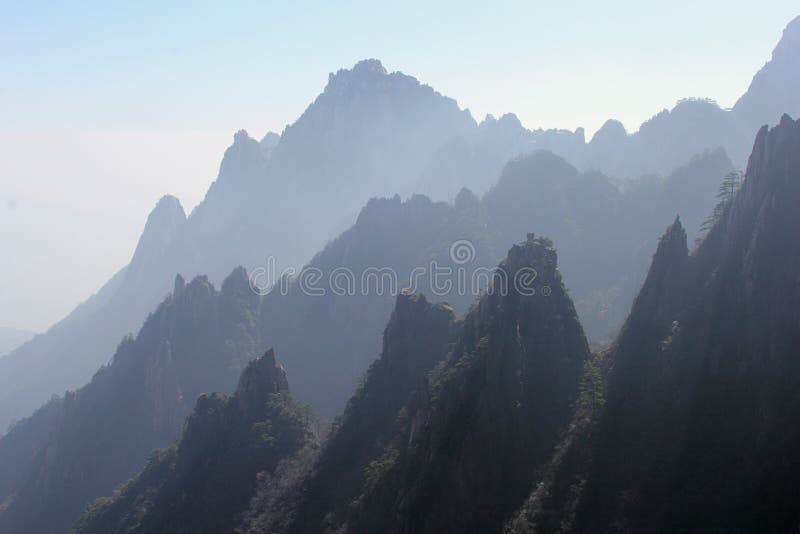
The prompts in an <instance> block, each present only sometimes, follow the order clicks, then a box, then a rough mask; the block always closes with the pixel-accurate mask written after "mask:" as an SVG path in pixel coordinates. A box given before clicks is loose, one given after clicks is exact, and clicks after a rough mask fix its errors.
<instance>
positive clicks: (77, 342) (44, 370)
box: [0, 21, 800, 432]
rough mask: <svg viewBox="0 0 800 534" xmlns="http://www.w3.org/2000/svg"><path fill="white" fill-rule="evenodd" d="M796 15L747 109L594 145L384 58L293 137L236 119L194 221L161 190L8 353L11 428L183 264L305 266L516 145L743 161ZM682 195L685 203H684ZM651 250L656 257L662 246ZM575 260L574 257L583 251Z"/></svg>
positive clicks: (585, 159) (627, 167) (6, 407)
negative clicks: (73, 296) (393, 201)
mask: <svg viewBox="0 0 800 534" xmlns="http://www.w3.org/2000/svg"><path fill="white" fill-rule="evenodd" d="M796 28H797V22H796V21H794V22H793V23H791V24H790V25H789V27H787V30H786V31H785V32H784V38H783V39H782V40H781V42H780V44H779V45H778V47H777V48H776V51H775V54H774V56H773V60H772V61H771V62H770V63H769V64H768V65H766V66H765V67H764V69H762V71H761V72H760V73H759V74H758V75H757V76H756V78H755V79H754V82H753V86H752V87H751V89H750V90H749V91H748V93H747V94H746V95H745V96H743V97H742V100H741V101H740V103H738V104H737V106H736V108H735V109H734V110H733V111H723V110H721V109H720V108H719V107H718V106H716V105H715V104H713V103H711V102H707V101H702V100H687V101H683V102H681V103H679V104H678V105H677V106H675V108H674V109H673V110H672V111H670V112H667V111H664V112H662V113H659V114H658V115H656V116H655V117H653V118H652V119H651V120H650V121H647V122H646V123H645V124H643V125H642V127H641V129H640V130H639V131H638V132H636V133H634V134H630V135H627V134H625V132H624V131H623V130H624V129H623V128H621V125H620V124H618V123H614V122H609V123H607V124H606V126H605V127H604V128H602V129H601V130H600V131H598V132H597V134H596V135H595V136H594V138H593V139H592V140H591V141H590V142H588V143H587V142H586V140H585V138H584V132H583V130H582V129H578V130H576V131H575V132H570V131H566V130H547V131H543V130H533V131H530V130H527V129H525V128H524V127H523V126H522V125H521V124H520V123H519V121H518V120H517V119H516V117H514V116H513V115H506V116H504V117H501V118H500V119H497V120H495V119H492V118H490V117H487V119H486V120H485V121H483V122H482V123H480V124H477V123H476V122H475V120H474V119H473V118H472V117H471V116H470V115H469V113H468V112H467V111H464V110H461V109H460V108H459V107H458V105H457V104H456V103H455V101H453V100H452V99H449V98H446V97H444V96H442V95H440V94H438V93H436V92H435V91H434V90H433V89H432V88H430V87H428V86H426V85H423V84H421V83H419V82H418V81H417V80H416V79H414V78H412V77H410V76H407V75H404V74H402V73H389V72H387V71H386V70H385V69H384V68H383V66H382V65H381V64H380V62H378V61H377V60H366V61H363V62H360V63H358V64H357V65H356V66H354V67H353V68H352V69H349V70H340V71H339V72H337V73H335V74H332V75H331V76H330V78H329V80H328V84H327V86H326V87H325V89H324V91H323V92H322V93H321V94H320V95H319V97H318V98H317V99H316V100H315V101H314V102H313V103H312V104H311V105H310V106H309V107H308V109H307V110H306V111H305V112H304V113H303V115H302V116H301V117H300V118H299V119H298V120H297V121H296V122H295V124H293V125H291V126H288V127H287V128H286V130H285V131H284V132H283V133H282V134H281V135H280V136H279V135H277V134H270V135H267V136H265V137H264V138H263V139H262V140H261V141H256V140H255V139H252V138H250V137H249V136H248V135H247V134H246V132H243V131H242V132H238V133H237V134H236V135H235V136H234V142H233V144H232V146H231V147H230V148H228V150H227V151H226V152H225V157H224V158H223V161H222V163H221V165H220V171H219V175H218V177H217V180H216V181H215V182H214V183H213V184H212V185H211V187H210V188H209V190H208V193H207V195H206V198H205V199H204V201H203V202H202V203H201V204H200V205H199V206H198V207H197V208H196V209H195V210H193V212H192V213H191V214H190V215H189V216H188V217H187V218H186V219H185V220H183V215H182V209H181V208H180V206H179V205H177V201H175V200H164V201H162V202H160V203H159V205H158V206H156V208H155V209H154V213H153V216H152V220H151V221H150V222H148V225H147V227H146V228H145V231H144V233H143V235H142V239H141V240H140V244H139V246H138V247H137V250H136V252H135V254H134V256H133V257H132V259H131V263H130V265H129V266H127V267H125V268H123V269H122V270H120V272H118V273H117V274H116V275H115V276H114V277H112V278H111V279H110V280H109V281H108V282H107V283H106V284H104V285H103V287H102V288H101V289H100V290H99V291H98V292H97V294H95V295H93V296H91V297H90V298H89V299H87V300H86V301H85V302H84V303H83V304H82V305H80V306H79V307H77V308H76V309H75V310H74V311H73V312H72V313H70V315H68V316H67V317H66V318H65V319H63V320H62V321H60V322H59V323H57V324H56V325H54V326H53V327H51V328H50V329H49V330H48V331H47V332H45V333H43V334H42V335H39V336H37V337H36V338H34V339H33V340H31V341H29V342H28V343H26V344H25V345H23V346H21V347H19V348H17V349H16V350H14V351H13V352H12V353H10V354H9V355H8V356H7V357H4V358H1V359H0V429H4V428H5V427H6V426H7V424H8V423H9V422H11V421H12V420H14V419H19V418H20V417H24V416H27V415H29V414H30V413H32V411H33V410H34V409H35V408H36V407H37V406H40V405H42V404H43V403H44V402H45V401H46V400H47V399H48V398H50V396H51V395H53V394H58V393H61V392H63V391H64V390H66V389H69V388H75V387H78V386H80V385H82V384H84V383H86V382H87V381H88V379H89V378H90V377H91V376H92V373H93V372H94V371H95V370H96V369H97V368H98V367H99V366H100V365H102V364H103V363H105V362H106V361H107V359H108V357H109V355H110V354H112V353H113V351H114V347H115V345H116V343H117V341H118V340H119V339H120V338H121V337H122V336H123V335H125V334H127V333H129V332H134V331H136V330H137V329H138V328H139V326H141V324H142V322H143V321H144V319H145V317H146V315H147V313H148V312H149V311H150V310H152V309H154V308H155V307H156V306H157V304H158V303H159V302H160V301H161V300H162V299H163V298H164V296H165V295H167V293H168V292H169V290H170V288H171V284H172V280H173V277H174V276H175V274H176V273H183V274H184V275H185V276H186V277H187V278H191V277H193V276H195V275H198V274H205V275H207V276H208V277H209V279H210V280H211V281H212V282H215V283H219V282H221V281H222V280H223V279H224V277H225V276H226V275H227V274H228V273H229V272H230V271H231V269H233V268H234V267H235V266H236V265H243V266H245V267H246V268H248V269H250V268H253V267H255V266H259V265H263V264H264V262H265V258H266V257H267V256H270V255H271V256H274V257H275V258H277V260H278V262H279V268H280V267H282V266H286V265H293V266H295V267H297V266H300V265H303V264H304V263H306V262H307V261H308V260H309V258H311V257H312V254H314V253H315V252H316V251H318V250H321V249H322V247H323V246H324V244H325V243H326V242H327V241H328V240H330V239H332V238H333V237H334V236H335V235H336V234H337V233H338V231H339V230H340V229H341V228H347V227H349V225H350V223H351V222H352V220H353V219H354V218H355V215H356V214H357V213H358V209H359V207H360V206H362V205H364V203H365V202H366V201H367V200H368V198H369V197H371V196H379V195H382V196H389V195H392V194H395V193H400V194H403V195H408V194H410V193H411V192H414V191H422V192H427V193H429V194H431V195H433V198H434V200H436V199H445V200H452V199H453V198H454V196H455V195H456V194H457V192H458V191H459V190H460V189H461V188H462V187H463V186H465V185H468V186H469V187H470V188H471V189H472V190H473V191H474V192H475V193H476V194H478V195H481V194H483V193H484V192H486V191H488V190H489V189H490V187H491V186H492V185H493V184H494V183H495V182H496V181H497V178H498V176H499V175H500V173H501V170H502V169H503V167H504V165H505V164H506V162H507V161H508V160H509V159H512V158H515V157H517V156H520V155H524V154H528V153H530V152H531V151H534V150H538V149H548V150H551V151H553V152H554V153H556V154H558V155H560V156H562V157H563V158H565V159H566V160H567V161H569V162H570V163H571V164H573V165H574V166H575V167H576V168H578V169H580V170H582V171H584V172H589V171H592V170H599V171H601V172H603V174H605V175H606V176H608V177H609V178H610V179H611V180H612V181H619V180H625V179H636V180H637V181H638V179H639V178H640V177H641V176H642V175H643V174H648V175H649V174H652V173H656V174H659V175H661V176H667V175H669V174H671V173H674V172H676V169H677V168H679V167H680V166H683V165H686V164H687V162H689V161H690V160H691V159H692V158H693V157H694V156H697V155H698V154H702V153H704V152H707V151H709V150H713V149H715V148H716V147H720V146H721V147H723V148H724V149H725V151H726V153H727V154H728V155H729V157H730V158H731V160H732V161H733V164H734V165H735V166H736V165H740V164H741V163H743V161H744V158H745V157H746V151H747V149H748V147H749V144H750V140H751V139H752V136H753V134H754V132H755V130H756V128H757V126H753V124H761V123H769V122H774V121H775V120H777V116H776V115H775V112H774V110H773V109H772V108H770V106H772V104H771V103H773V102H785V104H776V105H781V106H786V107H791V106H792V105H793V104H792V102H796V101H795V100H792V99H793V98H795V97H796V95H798V94H800V93H798V92H797V91H793V90H790V89H786V90H785V92H784V93H780V91H781V90H782V89H781V87H787V88H789V87H793V86H792V85H791V84H792V83H794V82H792V81H791V80H792V79H793V78H791V76H793V75H795V74H796V69H792V68H791V67H792V65H794V63H792V62H793V61H795V59H796V57H797V39H796V38H795V37H796V34H797V32H796V31H795V30H796ZM793 58H795V59H793ZM781 73H784V74H781ZM776 80H777V81H776ZM787 80H788V81H787ZM779 82H785V83H779ZM770 87H772V89H769V88H770ZM776 91H777V92H776ZM776 95H782V96H781V99H778V97H777V96H776ZM784 97H785V99H783V98H784ZM787 99H788V100H787ZM759 102H761V103H759ZM793 109H796V108H793ZM645 183H652V181H648V182H645ZM636 187H638V185H637V186H636ZM645 189H646V188H645ZM657 189H658V188H655V189H651V191H655V190H657ZM665 194H666V193H665ZM669 194H676V195H677V197H673V198H672V200H670V201H669V206H670V207H673V206H674V208H676V209H674V211H675V212H677V211H680V212H682V213H685V212H687V211H689V210H687V209H684V206H683V204H681V202H685V203H688V204H690V205H693V204H694V203H695V202H696V200H695V196H693V194H688V193H687V194H686V196H684V197H682V198H681V195H680V190H676V191H673V192H672V193H669ZM676 198H678V199H679V200H680V201H679V202H677V203H674V204H673V203H672V202H673V201H674V200H675V199H676ZM709 202H710V199H709ZM639 215H640V216H641V217H643V218H642V219H636V222H631V223H630V224H631V225H632V226H636V225H639V224H647V222H648V221H649V213H647V212H644V213H640V214H639ZM688 218H689V217H688V215H687V219H688ZM687 222H688V221H687ZM527 229H532V230H536V228H527ZM527 229H526V230H527ZM654 235H655V234H654ZM559 242H560V241H559ZM508 244H509V243H507V242H506V243H502V244H501V245H500V246H499V249H500V250H502V249H503V247H505V246H508ZM560 246H568V245H567V243H564V245H560ZM642 250H643V253H644V256H643V257H646V255H647V251H648V250H649V249H648V248H647V247H644V248H642ZM565 260H566V258H565ZM598 261H599V260H598ZM563 265H564V266H565V268H569V265H570V262H569V261H564V262H563ZM573 279H574V282H573V283H575V284H579V283H582V280H581V279H579V278H578V277H571V278H570V280H573ZM636 283H637V282H636V281H634V282H633V286H632V287H634V288H635V284H636ZM613 291H614V292H617V291H620V290H619V289H614V290H613ZM627 291H628V292H629V294H632V293H633V292H634V291H635V289H633V290H627ZM609 298H611V297H610V296H609V295H598V296H597V299H596V300H595V302H596V303H597V306H595V307H596V308H598V309H600V308H603V307H604V306H605V303H606V302H608V300H609ZM587 305H589V306H593V305H591V304H587ZM578 306H579V308H581V309H582V310H583V309H584V306H583V305H582V304H580V303H579V304H578ZM621 308H624V304H622V305H621ZM621 308H618V309H621ZM581 313H582V316H585V311H582V312H581ZM602 313H605V312H602ZM615 313H616V312H615ZM623 315H624V312H623ZM620 320H621V317H619V316H617V317H616V318H614V319H612V320H610V321H608V325H607V326H602V327H601V326H598V327H597V328H595V327H594V326H593V325H591V324H589V323H588V322H587V325H586V326H587V330H588V331H589V332H590V335H591V336H592V337H596V336H598V335H600V336H603V335H605V334H608V330H609V329H610V328H612V326H609V325H615V324H619V322H620ZM603 330H605V331H603ZM598 332H600V334H598ZM282 353H283V352H282ZM301 389H302V388H301ZM0 432H2V430H0Z"/></svg>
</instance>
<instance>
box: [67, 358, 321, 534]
mask: <svg viewBox="0 0 800 534" xmlns="http://www.w3.org/2000/svg"><path fill="white" fill-rule="evenodd" d="M313 443H314V437H313V433H312V431H311V429H310V426H309V415H308V413H307V412H306V411H305V410H304V409H303V407H302V406H300V405H298V404H296V403H295V402H294V401H293V400H292V398H291V396H290V395H289V386H288V382H287V380H286V374H285V373H284V371H283V369H282V368H281V367H280V366H279V365H277V363H276V361H275V354H274V352H273V351H272V350H269V351H267V353H266V354H265V355H264V356H262V357H260V358H258V359H256V360H253V361H252V362H250V364H249V365H248V366H247V367H246V368H245V369H244V371H243V372H242V376H241V378H240V379H239V385H238V387H237V389H236V392H235V393H233V394H232V395H231V396H228V397H226V396H221V395H216V394H214V395H203V396H201V397H200V398H199V399H198V400H197V404H196V406H195V408H194V411H193V412H192V414H191V415H190V416H189V418H188V420H187V422H186V426H185V428H184V430H183V433H182V435H181V439H180V441H179V442H178V443H177V445H174V446H172V447H170V448H168V449H162V450H159V451H157V452H156V453H154V454H153V456H152V457H151V458H150V460H149V462H148V464H147V466H146V467H145V469H144V470H143V471H142V473H141V474H140V475H138V476H137V477H135V478H133V479H132V480H130V481H129V482H128V483H127V484H126V485H125V486H124V487H122V488H120V489H119V490H118V491H117V493H116V494H115V495H114V497H113V498H111V499H100V500H98V501H97V502H96V503H94V504H93V505H92V507H91V508H90V510H89V511H88V512H87V513H86V514H85V515H84V517H82V518H81V521H80V523H79V524H78V525H77V527H76V530H77V531H78V532H87V533H88V532H97V533H102V534H105V533H109V532H174V533H179V532H186V533H199V532H208V533H214V532H226V531H229V529H230V526H231V525H232V524H235V523H236V521H237V520H238V519H239V517H238V516H239V515H241V514H242V513H243V512H244V510H245V508H246V507H247V504H248V502H249V500H250V498H251V497H252V496H253V494H254V492H255V489H256V485H257V483H258V480H259V478H261V479H263V478H264V477H266V476H269V475H270V474H272V473H274V472H275V470H276V468H277V467H278V464H279V462H280V461H281V460H284V459H286V458H288V457H290V456H292V455H293V454H295V453H297V452H298V451H299V450H300V449H301V448H303V447H310V446H312V445H313ZM223 488H224V490H223ZM221 490H222V491H221Z"/></svg>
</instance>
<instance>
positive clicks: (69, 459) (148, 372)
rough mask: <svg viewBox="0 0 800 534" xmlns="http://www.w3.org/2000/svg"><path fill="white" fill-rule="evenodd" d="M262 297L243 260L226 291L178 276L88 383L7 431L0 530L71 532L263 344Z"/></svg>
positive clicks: (1, 457) (1, 461) (229, 384)
mask: <svg viewBox="0 0 800 534" xmlns="http://www.w3.org/2000/svg"><path fill="white" fill-rule="evenodd" d="M258 302H259V299H258V296H257V295H255V294H253V292H252V291H251V290H250V287H249V283H248V279H247V276H246V274H245V272H244V270H243V269H239V270H237V271H235V272H234V273H232V274H231V276H229V277H228V278H227V279H226V280H225V283H223V286H222V289H221V291H220V292H217V291H216V290H215V289H214V288H213V286H212V285H211V284H210V283H209V282H208V280H207V279H205V278H197V279H195V280H194V281H192V282H191V283H189V284H184V282H183V279H182V278H180V277H178V278H177V279H176V282H175V289H174V291H173V294H172V295H170V296H169V297H168V298H167V299H166V300H165V301H164V302H163V303H162V305H161V306H159V308H158V309H157V310H156V311H155V312H154V313H153V314H152V315H151V316H150V317H149V318H148V320H147V321H146V322H145V324H144V326H143V327H142V329H141V330H140V332H139V334H138V335H137V337H136V338H135V339H133V338H126V339H124V340H123V341H122V343H121V344H120V345H119V348H118V349H117V352H116V354H115V355H114V358H113V360H112V361H111V363H110V364H109V365H107V366H106V367H103V368H102V369H100V371H98V372H97V373H96V374H95V376H94V378H93V379H92V380H91V382H90V383H89V384H87V385H86V386H84V387H83V388H81V389H79V390H78V391H69V392H67V394H66V395H65V396H64V398H63V400H57V401H53V402H51V404H49V405H47V406H45V407H44V408H42V409H40V410H39V411H37V412H36V413H35V414H34V415H33V416H32V417H30V418H28V419H25V420H23V421H20V422H19V423H18V424H17V425H15V426H14V427H12V428H11V430H10V431H9V433H8V434H7V435H6V436H4V437H3V438H2V440H0V465H3V466H10V468H11V469H12V470H11V471H10V472H11V473H12V476H11V477H10V478H12V479H13V480H12V481H11V483H10V484H7V483H6V482H5V480H4V484H3V485H2V486H0V488H2V489H3V494H0V499H2V502H3V504H2V507H0V531H3V532H42V533H45V532H64V531H65V530H67V529H68V527H69V525H70V524H71V523H72V522H74V521H75V519H77V517H78V515H79V514H80V512H81V510H82V509H83V508H84V507H85V506H86V504H87V503H88V502H89V501H91V499H93V498H95V497H97V496H98V495H102V494H105V493H109V492H110V490H111V489H112V488H113V487H114V486H115V485H116V484H118V483H120V482H121V481H123V480H125V479H127V478H128V477H130V476H131V475H132V474H134V473H135V472H136V471H137V470H138V469H139V468H140V467H141V465H142V464H143V462H144V460H145V459H146V458H147V455H148V454H149V453H150V451H152V450H153V449H154V448H157V447H163V446H166V445H168V444H169V443H171V442H172V441H173V440H174V439H175V437H176V436H177V435H178V433H179V431H180V429H181V426H182V424H183V420H184V418H185V416H186V415H187V413H188V411H189V410H188V406H187V403H191V402H192V399H195V398H197V396H198V395H200V394H201V393H203V392H206V391H215V390H222V391H226V390H227V391H229V390H231V389H232V388H233V385H234V384H235V383H236V378H237V376H238V375H239V373H240V371H241V369H242V368H243V367H244V366H245V365H246V364H247V362H248V361H250V360H251V359H253V358H254V357H255V355H256V354H257V352H256V351H257V350H258V348H257V347H258V330H257V326H258V325H257V321H256V317H257V312H258ZM14 462H20V464H18V465H14ZM4 473H5V471H4ZM3 478H4V479H5V477H3Z"/></svg>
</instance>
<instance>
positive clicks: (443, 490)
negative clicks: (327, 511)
mask: <svg viewBox="0 0 800 534" xmlns="http://www.w3.org/2000/svg"><path fill="white" fill-rule="evenodd" d="M534 273H535V274H534ZM492 287H493V290H492V291H490V292H489V293H488V294H487V295H486V296H484V297H483V298H482V299H481V301H480V303H479V304H478V305H477V306H476V307H475V308H473V310H471V311H470V313H469V314H468V315H467V316H466V318H465V319H464V320H463V322H462V323H461V324H460V326H459V329H458V333H457V334H456V336H455V338H454V339H455V343H454V345H453V346H452V348H451V349H450V350H449V352H448V353H447V355H446V357H445V358H444V359H443V360H442V361H441V363H440V364H439V365H438V366H437V367H436V369H435V370H434V371H433V372H432V373H431V374H430V376H429V383H428V382H427V381H424V382H422V383H421V384H420V385H419V386H417V388H416V393H415V394H413V395H412V396H411V399H410V401H409V402H408V404H407V405H406V406H405V408H404V409H402V410H400V411H399V412H398V413H397V415H392V414H387V415H388V417H387V419H388V420H391V421H394V420H396V423H394V424H395V426H396V430H395V436H394V438H393V439H392V440H391V441H390V442H389V443H387V444H386V445H385V448H384V450H383V452H382V454H381V455H380V456H379V457H377V458H376V459H375V460H372V461H371V463H369V468H368V469H367V471H366V477H364V478H365V480H364V483H363V486H362V493H361V495H360V496H359V497H358V498H357V499H355V500H353V502H352V504H349V505H347V500H345V501H343V502H341V504H340V505H339V506H343V505H347V506H343V507H342V508H339V510H342V511H343V512H342V513H337V514H331V515H329V516H328V517H327V518H326V521H328V522H330V523H332V525H330V526H332V527H334V530H336V531H347V532H486V531H495V530H497V529H498V528H499V527H500V526H501V525H502V521H503V520H504V518H505V517H506V515H507V514H509V513H510V512H511V511H513V510H514V508H515V507H516V506H518V505H519V503H520V502H521V500H522V499H523V498H524V496H525V495H526V493H527V492H528V491H529V490H530V487H531V485H532V484H533V483H534V482H535V475H534V472H535V469H536V467H537V466H538V465H539V464H540V463H541V462H542V461H544V460H545V459H546V458H547V457H548V455H549V454H550V452H551V449H552V447H553V446H554V445H555V443H556V441H557V437H558V435H559V434H560V432H561V431H562V430H563V429H564V426H565V425H566V423H567V422H568V421H569V418H570V414H571V411H572V403H573V401H574V400H575V399H576V397H577V393H578V383H579V381H580V377H581V375H582V373H583V368H584V364H585V361H586V360H587V358H588V356H589V349H588V346H587V344H586V339H585V337H584V336H583V332H582V330H581V328H580V324H579V323H578V320H577V316H576V314H575V309H574V307H573V306H572V303H571V302H570V300H569V297H568V296H567V295H566V292H565V290H564V287H563V285H562V283H561V278H560V275H559V274H558V271H557V267H556V255H555V251H554V250H553V248H552V246H551V245H550V243H549V242H548V241H547V240H543V239H534V238H533V236H532V235H530V236H529V237H528V240H527V241H526V242H524V243H521V244H519V245H515V246H514V247H513V248H512V249H511V250H510V251H509V255H508V258H507V259H506V260H505V261H504V262H503V263H501V265H500V266H499V268H498V270H497V272H496V273H495V276H494V279H493V286H492ZM387 341H388V340H387ZM369 378H372V377H371V376H370V377H369ZM369 378H368V382H367V383H365V385H364V389H365V390H366V391H378V389H377V387H378V384H374V385H373V384H372V383H371V382H369ZM373 388H375V389H374V390H373ZM365 401H366V399H360V398H359V397H358V396H356V397H355V398H354V399H353V404H352V405H351V409H353V410H356V409H357V407H358V404H359V403H364V402H365ZM361 409H365V408H364V407H362V408H361ZM385 421H386V420H385ZM387 423H388V421H387V422H386V423H384V424H387ZM364 430H367V429H364ZM360 439H362V440H365V439H367V438H364V437H361V438H360ZM384 441H385V440H384ZM373 457H374V453H371V454H369V455H367V459H372V458H373ZM357 466H358V464H357ZM357 466H356V469H357V468H358V467H357ZM344 498H345V499H348V498H349V497H348V496H347V495H345V496H344ZM331 511H336V508H334V507H332V508H331ZM298 526H300V527H301V528H300V529H299V530H302V525H298ZM312 528H313V526H312Z"/></svg>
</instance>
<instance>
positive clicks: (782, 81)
mask: <svg viewBox="0 0 800 534" xmlns="http://www.w3.org/2000/svg"><path fill="white" fill-rule="evenodd" d="M799 92H800V17H796V18H795V19H794V20H792V21H791V22H790V23H789V24H787V26H786V28H785V29H784V30H783V35H782V36H781V39H780V41H778V44H777V45H776V46H775V49H774V50H773V51H772V57H771V59H770V60H769V61H768V62H767V63H766V64H765V65H764V66H763V67H762V68H761V69H760V70H759V71H758V72H757V73H756V74H755V76H753V81H752V82H751V83H750V87H748V89H747V92H745V93H744V94H743V95H742V96H741V98H739V100H738V101H737V102H736V105H735V106H734V108H733V109H734V111H735V112H736V113H737V114H738V115H740V116H741V117H742V118H743V119H744V121H745V124H746V125H747V126H749V127H751V128H753V129H755V128H758V127H759V126H761V125H763V124H774V123H776V122H777V121H778V120H779V117H780V116H781V115H782V114H784V113H789V114H791V115H793V116H798V115H800V104H798V99H797V96H796V95H797V94H798V93H799Z"/></svg>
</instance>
